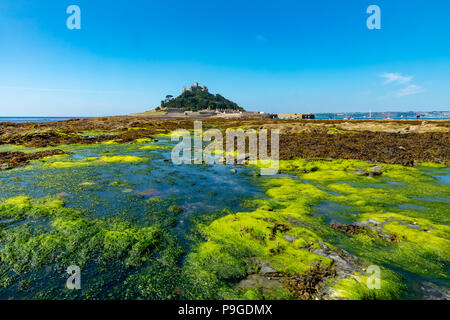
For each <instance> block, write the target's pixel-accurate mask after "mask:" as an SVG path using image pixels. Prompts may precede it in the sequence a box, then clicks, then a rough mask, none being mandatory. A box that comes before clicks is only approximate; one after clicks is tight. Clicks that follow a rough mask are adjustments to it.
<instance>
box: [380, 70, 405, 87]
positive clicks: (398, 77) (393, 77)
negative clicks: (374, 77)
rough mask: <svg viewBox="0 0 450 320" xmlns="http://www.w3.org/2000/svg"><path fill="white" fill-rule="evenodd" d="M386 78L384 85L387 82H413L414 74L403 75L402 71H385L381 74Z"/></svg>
mask: <svg viewBox="0 0 450 320" xmlns="http://www.w3.org/2000/svg"><path fill="white" fill-rule="evenodd" d="M380 77H382V78H384V79H385V80H384V82H383V84H384V85H387V84H405V83H409V82H411V80H412V79H413V77H412V76H403V75H402V74H401V73H393V72H385V73H382V74H381V75H380Z"/></svg>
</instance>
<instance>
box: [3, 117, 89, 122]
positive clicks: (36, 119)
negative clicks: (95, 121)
mask: <svg viewBox="0 0 450 320" xmlns="http://www.w3.org/2000/svg"><path fill="white" fill-rule="evenodd" d="M87 118H89V117H0V122H16V123H23V122H52V121H62V120H69V119H87Z"/></svg>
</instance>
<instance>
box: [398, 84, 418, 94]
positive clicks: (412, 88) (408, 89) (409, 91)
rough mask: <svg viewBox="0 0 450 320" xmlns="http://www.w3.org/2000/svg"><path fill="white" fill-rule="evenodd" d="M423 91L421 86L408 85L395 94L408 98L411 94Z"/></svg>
mask: <svg viewBox="0 0 450 320" xmlns="http://www.w3.org/2000/svg"><path fill="white" fill-rule="evenodd" d="M423 91H424V89H423V87H421V86H417V85H415V84H410V85H409V86H407V87H406V88H403V89H401V90H399V91H398V92H397V96H399V97H404V96H410V95H413V94H418V93H421V92H423Z"/></svg>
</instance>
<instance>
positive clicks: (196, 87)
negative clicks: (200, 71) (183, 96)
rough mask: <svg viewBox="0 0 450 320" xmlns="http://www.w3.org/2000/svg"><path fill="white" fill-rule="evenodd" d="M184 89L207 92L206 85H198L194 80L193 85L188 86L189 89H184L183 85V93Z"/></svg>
mask: <svg viewBox="0 0 450 320" xmlns="http://www.w3.org/2000/svg"><path fill="white" fill-rule="evenodd" d="M186 91H205V92H208V87H206V86H203V87H200V86H199V85H198V82H196V83H195V84H194V85H193V86H190V87H189V89H186V87H184V89H183V93H185V92H186Z"/></svg>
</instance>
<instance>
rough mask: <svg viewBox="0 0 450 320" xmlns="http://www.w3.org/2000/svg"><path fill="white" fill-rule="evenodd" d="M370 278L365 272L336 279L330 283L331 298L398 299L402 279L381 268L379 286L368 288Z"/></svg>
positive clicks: (401, 288)
mask: <svg viewBox="0 0 450 320" xmlns="http://www.w3.org/2000/svg"><path fill="white" fill-rule="evenodd" d="M370 281H371V279H370V277H369V276H368V275H366V274H355V275H353V276H352V277H349V278H345V279H338V280H336V281H335V283H334V284H333V285H332V293H331V295H330V298H332V299H346V300H398V299H400V298H401V297H402V292H403V291H404V290H405V289H406V286H405V285H403V284H402V279H401V278H400V277H399V276H398V275H397V274H395V273H394V272H392V271H390V270H388V269H381V272H380V283H379V288H373V289H369V288H370V285H368V282H370Z"/></svg>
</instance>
